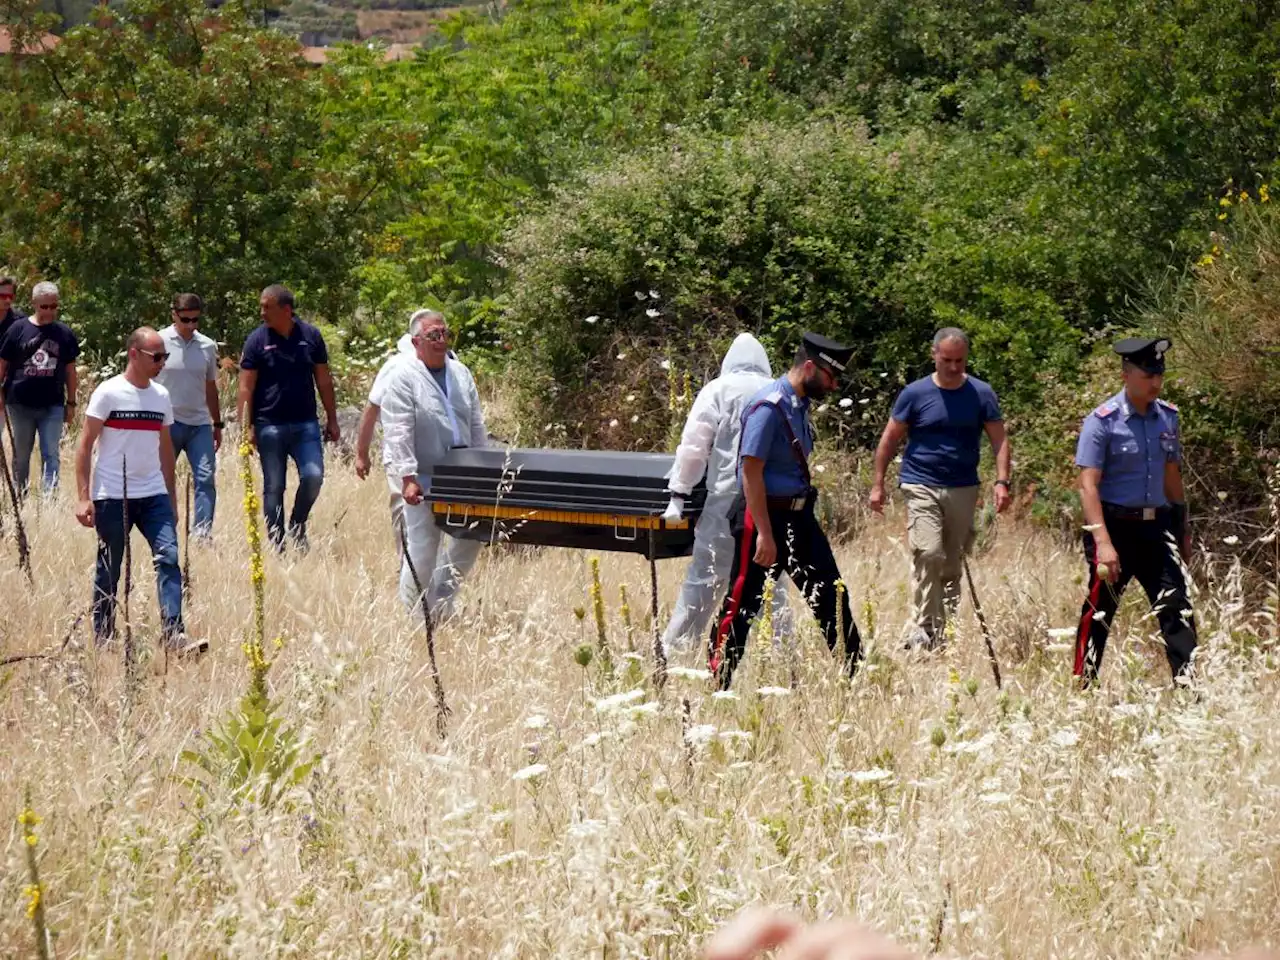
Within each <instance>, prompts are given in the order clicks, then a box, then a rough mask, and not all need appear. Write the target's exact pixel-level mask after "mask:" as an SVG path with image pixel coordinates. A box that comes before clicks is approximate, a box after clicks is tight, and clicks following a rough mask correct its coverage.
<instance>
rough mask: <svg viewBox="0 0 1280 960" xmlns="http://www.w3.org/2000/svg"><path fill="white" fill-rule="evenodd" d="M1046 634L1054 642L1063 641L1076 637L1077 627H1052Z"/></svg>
mask: <svg viewBox="0 0 1280 960" xmlns="http://www.w3.org/2000/svg"><path fill="white" fill-rule="evenodd" d="M1046 632H1047V633H1048V634H1049V636H1050V637H1052V638H1053V639H1054V640H1063V639H1065V638H1067V637H1074V636H1075V635H1076V628H1075V627H1050V628H1049V629H1048V631H1046Z"/></svg>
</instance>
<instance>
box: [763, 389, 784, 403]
mask: <svg viewBox="0 0 1280 960" xmlns="http://www.w3.org/2000/svg"><path fill="white" fill-rule="evenodd" d="M760 402H761V403H767V404H769V405H770V406H773V407H776V406H778V404H780V403H782V391H781V390H772V391H770V392H769V393H766V394H765V395H764V396H763V397H761V398H760Z"/></svg>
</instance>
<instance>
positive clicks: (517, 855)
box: [489, 850, 529, 870]
mask: <svg viewBox="0 0 1280 960" xmlns="http://www.w3.org/2000/svg"><path fill="white" fill-rule="evenodd" d="M528 859H529V854H527V853H525V852H524V851H523V850H513V851H511V853H504V854H503V855H502V856H500V857H494V858H493V859H492V860H490V861H489V866H491V867H493V868H494V869H495V870H496V869H498V868H501V867H508V866H510V865H511V864H513V863H515V862H517V861H519V860H528Z"/></svg>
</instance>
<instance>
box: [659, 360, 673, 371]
mask: <svg viewBox="0 0 1280 960" xmlns="http://www.w3.org/2000/svg"><path fill="white" fill-rule="evenodd" d="M658 366H659V367H661V368H662V369H663V370H670V369H671V361H670V360H663V361H662V362H661V363H659V364H658Z"/></svg>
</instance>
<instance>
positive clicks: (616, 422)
mask: <svg viewBox="0 0 1280 960" xmlns="http://www.w3.org/2000/svg"><path fill="white" fill-rule="evenodd" d="M617 425H618V421H617V419H613V420H610V421H609V429H610V430H612V429H613V428H614V427H616V426H617Z"/></svg>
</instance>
